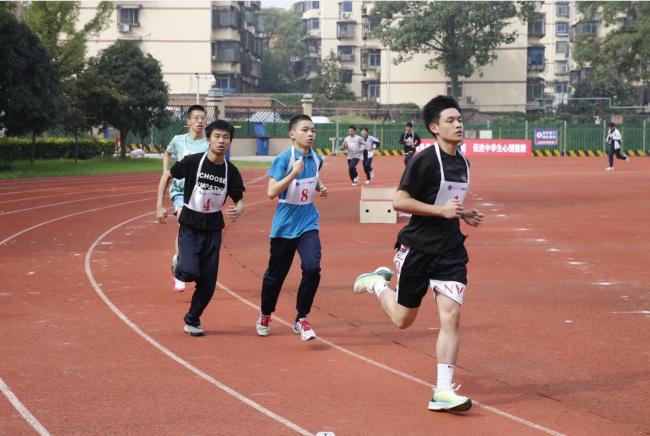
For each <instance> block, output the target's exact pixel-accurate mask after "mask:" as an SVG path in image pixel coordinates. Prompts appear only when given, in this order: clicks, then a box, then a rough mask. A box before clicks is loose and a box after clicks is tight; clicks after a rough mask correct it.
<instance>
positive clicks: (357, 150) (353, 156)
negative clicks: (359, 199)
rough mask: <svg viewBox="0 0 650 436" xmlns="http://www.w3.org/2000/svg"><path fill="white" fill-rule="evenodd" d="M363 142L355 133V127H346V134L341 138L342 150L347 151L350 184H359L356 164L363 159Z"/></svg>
mask: <svg viewBox="0 0 650 436" xmlns="http://www.w3.org/2000/svg"><path fill="white" fill-rule="evenodd" d="M364 147H365V143H364V141H363V138H361V136H359V135H357V128H356V127H354V126H350V127H349V128H348V136H346V137H345V139H343V147H342V148H343V150H347V151H348V171H349V173H350V180H351V181H352V186H357V185H358V184H359V173H358V172H357V165H358V164H359V161H360V160H361V159H363V150H364Z"/></svg>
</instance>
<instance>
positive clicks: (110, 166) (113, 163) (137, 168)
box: [0, 158, 271, 179]
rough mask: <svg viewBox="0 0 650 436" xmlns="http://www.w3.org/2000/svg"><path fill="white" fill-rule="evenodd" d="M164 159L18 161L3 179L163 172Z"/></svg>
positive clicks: (1, 172)
mask: <svg viewBox="0 0 650 436" xmlns="http://www.w3.org/2000/svg"><path fill="white" fill-rule="evenodd" d="M270 164H271V163H270V162H254V161H240V160H238V161H235V165H237V168H266V167H268V166H270ZM161 169H162V160H161V159H130V158H127V159H119V158H105V159H88V160H80V161H77V163H75V162H74V160H66V159H59V160H37V161H35V162H34V165H30V164H29V161H16V162H12V163H11V164H2V165H1V166H0V179H25V178H30V177H52V176H80V175H89V174H124V173H146V172H160V171H161Z"/></svg>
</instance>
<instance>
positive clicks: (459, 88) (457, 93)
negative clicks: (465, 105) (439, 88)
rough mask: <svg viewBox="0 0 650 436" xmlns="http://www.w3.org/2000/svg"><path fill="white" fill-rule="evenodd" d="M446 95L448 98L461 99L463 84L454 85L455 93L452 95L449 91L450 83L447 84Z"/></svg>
mask: <svg viewBox="0 0 650 436" xmlns="http://www.w3.org/2000/svg"><path fill="white" fill-rule="evenodd" d="M447 95H448V96H450V97H462V96H463V84H462V83H461V82H458V83H457V84H456V92H455V93H453V92H452V89H451V82H447Z"/></svg>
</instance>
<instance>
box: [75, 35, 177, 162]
mask: <svg viewBox="0 0 650 436" xmlns="http://www.w3.org/2000/svg"><path fill="white" fill-rule="evenodd" d="M85 74H87V75H88V76H86V77H87V78H92V82H91V83H97V82H98V81H103V82H105V83H106V85H105V86H104V87H103V89H101V90H98V91H99V92H97V91H96V92H94V93H91V98H90V100H89V102H88V103H87V106H85V107H86V110H88V111H92V113H91V116H92V117H93V118H94V119H96V120H101V121H102V122H106V123H109V124H111V125H112V126H114V127H115V128H116V129H118V130H119V131H120V142H121V144H122V146H121V150H120V156H121V157H122V158H124V157H125V156H126V148H125V147H126V138H127V135H128V134H129V132H132V131H133V132H138V133H141V134H143V135H145V134H146V133H147V132H148V130H149V129H151V128H152V127H154V126H156V127H163V126H164V125H165V124H166V123H167V121H168V118H167V115H166V113H165V108H166V106H167V101H168V90H167V84H166V83H165V82H164V81H163V76H162V71H161V69H160V63H159V62H158V61H157V60H156V59H154V58H153V57H152V56H151V55H150V54H147V55H145V54H143V53H142V51H140V49H139V48H138V47H136V46H135V45H134V44H132V43H130V42H127V41H118V42H116V43H115V44H113V45H111V46H110V47H108V48H107V49H105V50H103V51H102V52H101V53H100V55H99V57H98V58H92V59H91V60H90V61H89V64H88V71H87V72H85ZM89 106H90V107H89Z"/></svg>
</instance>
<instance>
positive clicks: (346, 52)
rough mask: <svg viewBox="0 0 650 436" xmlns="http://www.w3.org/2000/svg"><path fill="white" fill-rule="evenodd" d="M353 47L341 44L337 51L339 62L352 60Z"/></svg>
mask: <svg viewBox="0 0 650 436" xmlns="http://www.w3.org/2000/svg"><path fill="white" fill-rule="evenodd" d="M353 49H354V47H352V46H349V45H341V46H339V48H338V51H339V60H340V61H341V62H352V61H354V51H353Z"/></svg>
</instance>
